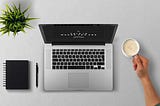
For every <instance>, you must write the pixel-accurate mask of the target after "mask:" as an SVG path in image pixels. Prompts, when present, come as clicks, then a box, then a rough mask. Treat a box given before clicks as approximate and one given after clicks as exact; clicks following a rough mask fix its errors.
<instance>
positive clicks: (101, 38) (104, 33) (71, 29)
mask: <svg viewBox="0 0 160 106" xmlns="http://www.w3.org/2000/svg"><path fill="white" fill-rule="evenodd" d="M117 26H118V25H117V24H40V25H39V27H40V30H41V33H42V36H43V39H44V42H45V43H53V44H104V43H112V41H113V38H114V36H115V32H116V29H117Z"/></svg>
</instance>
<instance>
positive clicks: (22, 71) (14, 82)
mask: <svg viewBox="0 0 160 106" xmlns="http://www.w3.org/2000/svg"><path fill="white" fill-rule="evenodd" d="M4 80H5V83H4V84H5V87H6V89H29V61H28V60H6V63H5V78H4Z"/></svg>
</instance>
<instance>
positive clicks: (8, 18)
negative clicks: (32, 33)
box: [0, 3, 37, 36]
mask: <svg viewBox="0 0 160 106" xmlns="http://www.w3.org/2000/svg"><path fill="white" fill-rule="evenodd" d="M28 10H29V7H28V8H26V9H25V10H24V11H21V5H20V3H19V6H18V7H17V6H16V5H15V4H14V3H13V4H12V5H10V6H9V5H8V4H7V5H6V9H5V10H2V15H1V16H0V24H2V25H3V27H1V28H0V32H1V33H2V35H3V34H6V33H8V35H10V32H13V35H14V36H16V35H17V34H18V32H21V31H22V32H25V30H24V29H25V28H29V29H31V28H32V26H30V25H29V21H30V20H34V19H37V18H30V17H29V14H28V15H27V16H25V13H26V12H27V11H28Z"/></svg>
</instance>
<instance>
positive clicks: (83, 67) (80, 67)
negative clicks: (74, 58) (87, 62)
mask: <svg viewBox="0 0 160 106" xmlns="http://www.w3.org/2000/svg"><path fill="white" fill-rule="evenodd" d="M68 69H85V66H68Z"/></svg>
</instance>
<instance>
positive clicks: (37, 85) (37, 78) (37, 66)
mask: <svg viewBox="0 0 160 106" xmlns="http://www.w3.org/2000/svg"><path fill="white" fill-rule="evenodd" d="M36 87H37V88H38V63H36Z"/></svg>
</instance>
